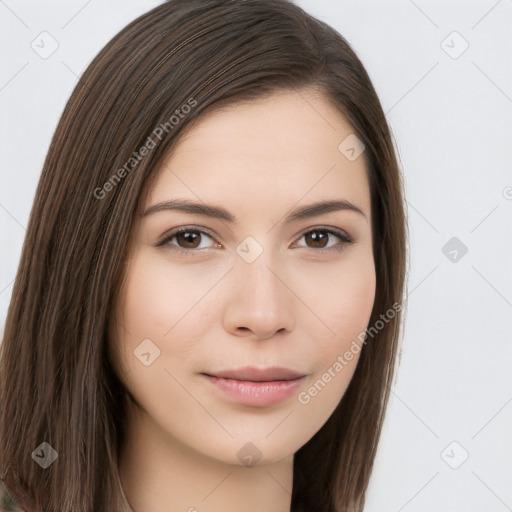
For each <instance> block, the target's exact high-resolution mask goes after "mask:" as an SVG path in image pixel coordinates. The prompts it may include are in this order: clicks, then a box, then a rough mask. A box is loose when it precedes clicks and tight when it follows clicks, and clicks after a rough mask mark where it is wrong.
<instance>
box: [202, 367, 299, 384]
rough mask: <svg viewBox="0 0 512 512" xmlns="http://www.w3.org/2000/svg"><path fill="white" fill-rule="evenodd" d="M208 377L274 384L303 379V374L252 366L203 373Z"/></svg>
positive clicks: (289, 369)
mask: <svg viewBox="0 0 512 512" xmlns="http://www.w3.org/2000/svg"><path fill="white" fill-rule="evenodd" d="M203 375H207V376H209V377H217V378H221V379H232V380H239V381H251V382H274V381H291V380H296V379H301V378H302V377H305V376H306V374H305V373H301V372H298V371H295V370H292V369H291V368H282V367H277V366H273V367H269V368H256V367H254V366H246V367H244V368H236V369H233V370H222V371H219V372H212V373H204V374H203Z"/></svg>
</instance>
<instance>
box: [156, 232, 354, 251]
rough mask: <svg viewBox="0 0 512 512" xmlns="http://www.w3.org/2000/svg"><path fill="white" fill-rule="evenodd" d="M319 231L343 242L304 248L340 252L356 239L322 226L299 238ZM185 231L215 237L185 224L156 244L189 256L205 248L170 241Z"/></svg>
mask: <svg viewBox="0 0 512 512" xmlns="http://www.w3.org/2000/svg"><path fill="white" fill-rule="evenodd" d="M318 231H319V232H322V233H327V234H330V235H334V236H335V237H336V238H338V239H339V240H340V241H341V244H339V245H337V246H334V247H328V248H319V249H315V248H313V247H302V248H306V249H313V250H314V251H321V252H330V251H337V252H339V251H341V250H342V249H343V248H344V246H345V245H350V244H353V243H354V241H353V240H352V239H351V238H350V237H349V236H347V235H346V234H345V233H343V232H342V231H338V230H333V229H331V228H327V227H321V226H320V227H316V228H314V229H310V230H309V231H306V232H304V233H302V235H301V236H300V238H299V240H300V239H301V238H303V237H304V236H305V235H308V234H309V233H312V232H318ZM185 232H191V233H200V234H201V235H207V236H208V237H210V238H212V239H214V237H213V235H211V234H210V233H209V232H207V231H204V230H202V229H197V228H192V227H187V226H184V227H181V228H176V229H175V230H173V231H171V232H170V233H169V234H168V235H167V236H165V237H164V238H163V239H162V240H161V241H160V242H158V243H157V244H156V246H157V247H164V246H167V247H169V248H171V250H172V251H175V252H177V253H179V254H185V255H187V256H193V253H194V252H199V251H202V250H204V249H182V248H181V247H178V246H177V245H173V244H171V243H170V241H171V240H172V239H173V238H174V237H175V236H176V235H179V234H180V233H185Z"/></svg>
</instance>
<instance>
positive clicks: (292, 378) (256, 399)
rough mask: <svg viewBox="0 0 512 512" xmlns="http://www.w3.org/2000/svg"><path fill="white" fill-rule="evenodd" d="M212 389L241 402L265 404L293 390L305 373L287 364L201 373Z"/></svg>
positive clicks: (284, 398)
mask: <svg viewBox="0 0 512 512" xmlns="http://www.w3.org/2000/svg"><path fill="white" fill-rule="evenodd" d="M201 375H202V376H203V377H204V378H205V379H206V380H207V381H208V382H209V383H210V384H212V385H213V386H214V387H215V388H216V390H220V391H222V392H223V397H226V396H227V397H229V398H230V399H232V400H234V401H235V402H237V403H239V404H243V405H251V406H258V407H265V406H269V405H273V404H276V403H279V402H283V401H285V400H286V399H287V398H289V397H290V396H292V395H293V394H295V393H296V391H297V389H298V388H299V387H300V386H301V385H302V383H303V382H304V380H305V379H306V377H307V374H304V373H299V372H296V371H293V370H291V369H288V368H276V367H273V368H266V369H257V368H253V367H246V368H241V369H237V370H227V371H221V372H215V373H202V374H201Z"/></svg>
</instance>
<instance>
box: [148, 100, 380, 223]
mask: <svg viewBox="0 0 512 512" xmlns="http://www.w3.org/2000/svg"><path fill="white" fill-rule="evenodd" d="M351 134H353V129H352V127H351V126H350V124H349V123H348V122H347V120H346V119H345V118H344V117H343V116H342V114H341V113H340V112H339V111H338V110H337V109H336V108H335V107H334V106H332V105H331V103H330V102H329V101H328V100H327V99H326V98H325V97H323V96H322V95H320V94H318V93H314V92H310V91H301V92H295V91H292V92H279V93H276V94H273V95H272V96H269V97H266V98H262V99H258V100H255V101H251V102H246V103H242V104H240V105H236V106H230V107H228V108H223V109H222V110H219V111H215V112H213V113H212V114H208V115H207V116H204V117H203V118H201V119H200V121H199V122H198V123H197V124H196V125H195V126H194V127H193V128H192V129H191V130H190V131H188V133H187V134H186V136H184V137H183V138H182V139H181V140H180V142H179V143H178V144H177V146H176V147H175V149H174V151H173V153H172V154H171V155H170V157H169V158H168V159H167V160H166V162H165V164H164V165H163V166H162V169H161V170H160V173H159V176H158V177H157V179H156V182H155V185H154V187H153V189H152V191H151V193H150V195H149V199H148V204H155V203H158V202H160V201H168V200H169V199H172V198H173V197H181V198H183V197H188V198H190V199H195V200H202V201H206V202H208V201H212V202H216V203H222V202H225V203H227V204H228V203H229V204H231V205H237V206H238V208H239V209H240V211H243V212H247V211H249V210H250V209H251V208H254V210H255V211H260V212H261V211H262V210H265V209H267V208H274V209H275V208H276V207H277V206H279V208H280V209H282V207H283V205H292V204H296V203H297V202H298V201H300V200H302V198H303V201H304V202H306V203H309V202H311V201H312V200H314V199H318V198H327V199H331V198H336V199H340V198H343V199H346V200H348V201H351V202H353V203H357V204H358V205H359V206H360V207H361V208H363V209H365V211H366V212H367V213H369V212H370V195H369V189H368V180H367V170H366V165H365V161H364V158H363V155H361V156H360V157H359V158H357V159H355V160H353V161H351V160H349V159H347V158H346V156H345V155H344V154H343V153H342V152H341V151H340V150H339V149H338V146H339V145H340V143H341V142H342V141H343V140H344V139H346V138H347V137H348V136H350V135H351Z"/></svg>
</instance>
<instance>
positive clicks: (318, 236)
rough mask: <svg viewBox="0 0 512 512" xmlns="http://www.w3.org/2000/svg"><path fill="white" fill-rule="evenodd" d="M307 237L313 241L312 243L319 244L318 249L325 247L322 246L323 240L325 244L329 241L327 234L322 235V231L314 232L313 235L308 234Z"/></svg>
mask: <svg viewBox="0 0 512 512" xmlns="http://www.w3.org/2000/svg"><path fill="white" fill-rule="evenodd" d="M306 237H309V238H310V239H312V241H313V242H314V243H315V244H317V245H316V247H324V246H325V244H322V239H323V241H324V242H325V240H326V239H327V236H326V234H325V233H321V232H320V231H312V232H311V233H309V234H307V235H306Z"/></svg>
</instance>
